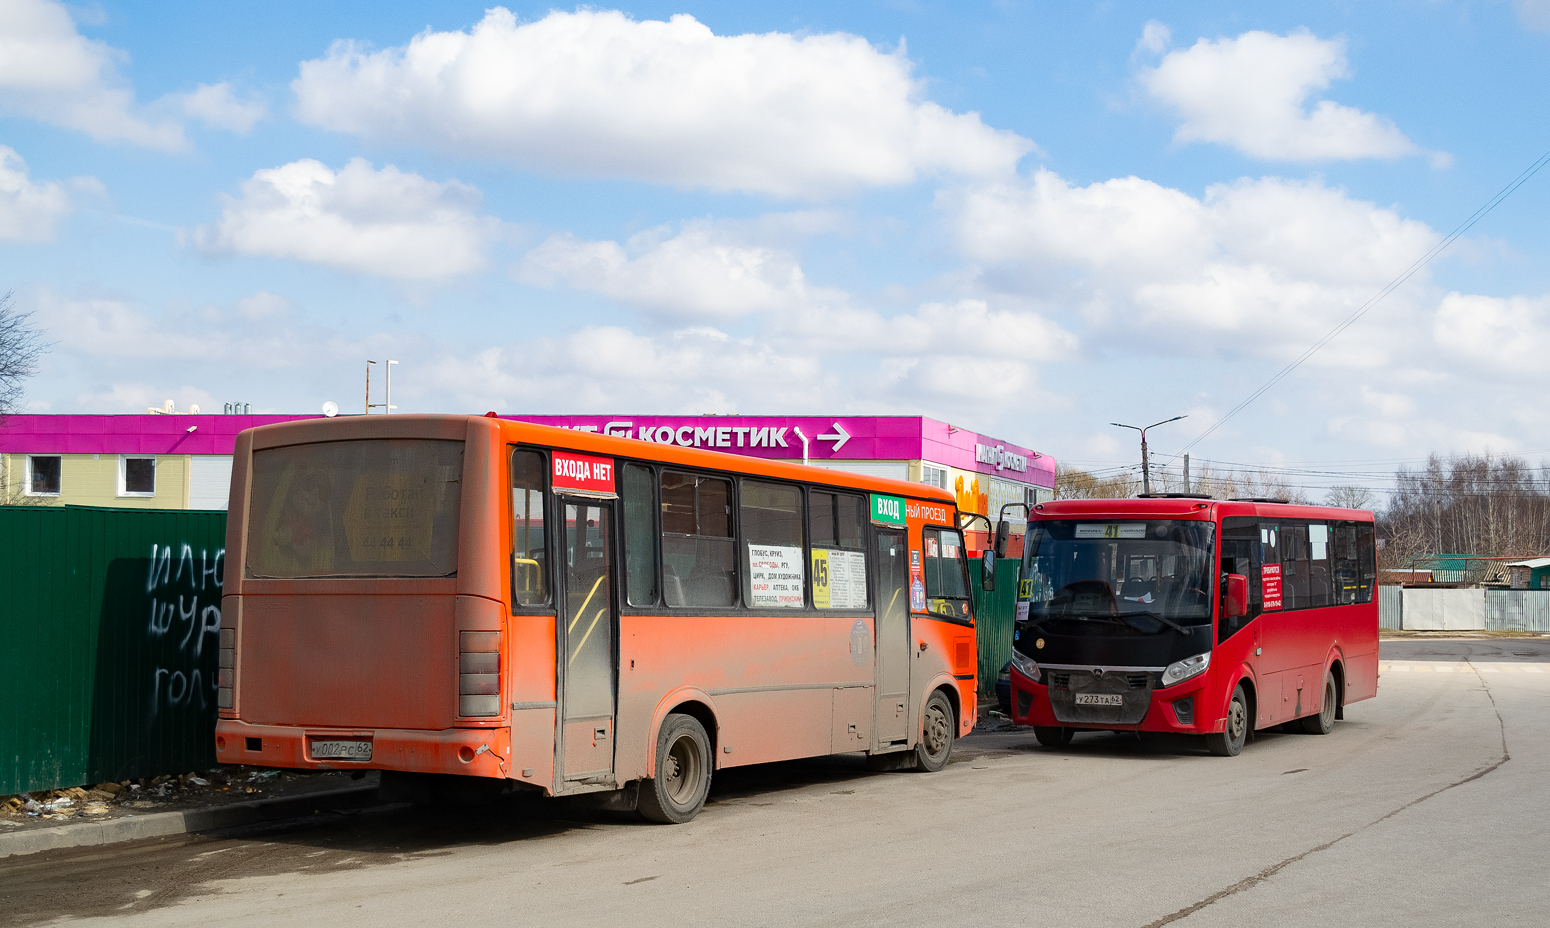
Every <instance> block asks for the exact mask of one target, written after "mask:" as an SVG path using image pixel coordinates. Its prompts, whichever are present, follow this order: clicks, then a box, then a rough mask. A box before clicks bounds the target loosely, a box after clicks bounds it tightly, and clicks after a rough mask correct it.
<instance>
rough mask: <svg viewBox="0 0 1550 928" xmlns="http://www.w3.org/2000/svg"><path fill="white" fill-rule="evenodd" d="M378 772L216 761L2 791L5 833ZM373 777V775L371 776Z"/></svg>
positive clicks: (312, 786) (293, 791)
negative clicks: (178, 770) (204, 766)
mask: <svg viewBox="0 0 1550 928" xmlns="http://www.w3.org/2000/svg"><path fill="white" fill-rule="evenodd" d="M377 776H378V774H377V773H375V772H371V773H368V774H367V775H366V777H363V778H361V779H359V780H356V779H353V778H352V777H351V775H350V774H349V773H345V772H342V771H321V772H314V771H298V770H269V769H264V768H260V767H241V766H233V767H214V768H211V769H209V770H202V771H190V772H188V773H184V774H179V775H177V776H159V777H145V778H142V779H138V780H120V781H117V782H106V783H95V784H91V785H87V786H72V787H67V788H64V789H46V790H39V791H37V792H33V793H19V794H17V795H15V796H3V797H0V834H8V833H16V832H20V831H24V830H28V829H37V828H57V827H59V826H61V825H69V824H74V823H76V822H106V821H112V820H113V819H118V818H125V817H127V816H132V815H150V814H153V813H156V812H188V811H193V810H196V809H209V808H214V807H218V806H224V805H231V804H233V803H238V802H248V801H251V800H255V799H273V798H276V797H279V796H296V795H304V794H306V793H311V792H316V791H318V790H330V789H343V788H345V787H348V786H352V785H360V786H365V785H371V784H373V783H375V782H376V779H377ZM368 778H369V779H368Z"/></svg>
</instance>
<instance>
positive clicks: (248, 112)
mask: <svg viewBox="0 0 1550 928" xmlns="http://www.w3.org/2000/svg"><path fill="white" fill-rule="evenodd" d="M175 99H176V100H177V101H178V103H179V105H180V106H181V108H182V110H183V112H184V113H185V114H186V115H188V116H189V117H191V118H193V119H198V120H200V121H202V122H204V123H205V124H206V125H209V126H214V127H215V128H217V129H227V130H230V131H232V132H235V133H237V134H238V135H247V134H248V133H249V132H251V131H252V129H253V124H254V123H256V122H258V121H259V120H261V119H264V118H266V117H267V116H268V115H269V106H268V104H266V103H265V102H264V101H263V100H238V99H237V96H236V94H234V93H232V90H231V85H230V84H225V83H221V84H200V85H199V87H198V89H196V90H195V91H194V92H193V93H185V94H178V95H177V96H176V97H175Z"/></svg>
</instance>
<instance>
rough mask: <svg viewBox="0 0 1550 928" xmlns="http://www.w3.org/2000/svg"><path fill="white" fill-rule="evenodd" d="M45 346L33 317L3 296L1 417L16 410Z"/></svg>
mask: <svg viewBox="0 0 1550 928" xmlns="http://www.w3.org/2000/svg"><path fill="white" fill-rule="evenodd" d="M44 347H45V346H44V344H43V340H42V338H41V337H40V336H39V335H38V330H37V329H35V328H33V327H32V314H31V313H24V312H19V311H17V309H16V307H15V306H14V305H13V304H12V302H11V294H9V293H7V294H5V295H4V296H0V416H7V415H10V414H11V413H13V412H15V411H16V406H17V404H18V403H20V402H21V398H22V381H24V380H26V379H27V378H28V377H31V376H32V375H33V374H35V373H37V370H38V357H39V356H40V355H42V354H43V349H44Z"/></svg>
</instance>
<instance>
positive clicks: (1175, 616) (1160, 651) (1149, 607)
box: [1011, 494, 1378, 756]
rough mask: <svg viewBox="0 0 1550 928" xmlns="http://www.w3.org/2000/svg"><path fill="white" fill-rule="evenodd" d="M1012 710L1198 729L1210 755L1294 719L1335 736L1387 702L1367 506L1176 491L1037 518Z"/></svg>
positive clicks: (1041, 721)
mask: <svg viewBox="0 0 1550 928" xmlns="http://www.w3.org/2000/svg"><path fill="white" fill-rule="evenodd" d="M1023 543H1024V548H1023V570H1022V575H1021V580H1020V581H1019V589H1018V605H1017V612H1018V615H1017V621H1016V623H1015V627H1014V631H1013V644H1012V647H1013V659H1012V679H1011V684H1012V686H1011V689H1012V700H1011V701H1012V718H1013V720H1014V721H1016V722H1018V723H1020V724H1023V725H1031V726H1033V728H1034V735H1035V736H1036V737H1037V738H1038V740H1039V742H1040V743H1041V744H1044V745H1046V746H1059V745H1064V744H1068V743H1069V742H1070V740H1071V738H1072V736H1073V735H1074V734H1075V733H1076V732H1078V731H1082V730H1093V729H1101V730H1111V731H1117V730H1133V731H1138V732H1175V733H1184V734H1197V735H1203V736H1204V737H1205V741H1206V744H1207V746H1208V747H1209V748H1210V750H1211V752H1212V753H1214V754H1220V755H1226V756H1231V755H1235V754H1237V753H1238V752H1239V751H1241V750H1242V749H1243V745H1244V741H1245V740H1246V739H1247V738H1248V736H1249V733H1250V732H1251V731H1253V730H1256V729H1264V728H1270V727H1272V726H1287V727H1291V728H1294V729H1297V730H1301V731H1306V732H1310V733H1315V734H1326V733H1328V732H1329V731H1330V729H1331V728H1332V727H1333V726H1334V723H1335V720H1336V719H1339V718H1341V717H1343V708H1344V706H1346V705H1347V704H1348V703H1352V702H1355V701H1357V700H1360V699H1368V698H1371V697H1372V696H1375V695H1377V689H1378V606H1377V602H1376V600H1375V595H1374V590H1375V589H1376V579H1377V578H1376V566H1375V548H1374V533H1373V517H1372V513H1370V512H1366V511H1362V510H1356V509H1332V508H1326V507H1322V506H1299V505H1288V504H1286V503H1282V502H1277V501H1269V500H1231V501H1217V500H1212V499H1210V498H1208V497H1198V496H1189V495H1184V494H1177V495H1170V496H1168V497H1152V498H1142V499H1106V500H1065V501H1057V502H1049V503H1042V504H1040V505H1038V506H1035V507H1033V509H1032V510H1031V511H1030V513H1029V523H1028V533H1027V535H1026V536H1024V539H1023Z"/></svg>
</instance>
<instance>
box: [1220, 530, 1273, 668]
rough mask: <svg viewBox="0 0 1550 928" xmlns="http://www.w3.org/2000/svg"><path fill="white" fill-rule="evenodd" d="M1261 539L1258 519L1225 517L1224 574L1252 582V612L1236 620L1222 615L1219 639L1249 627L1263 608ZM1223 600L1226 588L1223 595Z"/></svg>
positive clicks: (1223, 539)
mask: <svg viewBox="0 0 1550 928" xmlns="http://www.w3.org/2000/svg"><path fill="white" fill-rule="evenodd" d="M1261 545H1262V542H1261V540H1260V527H1259V520H1257V519H1253V518H1244V517H1241V516H1234V517H1231V518H1227V519H1223V520H1222V565H1221V568H1222V569H1221V572H1222V573H1223V574H1241V575H1243V576H1244V577H1247V578H1248V581H1249V611H1248V614H1247V615H1243V616H1239V617H1237V618H1235V619H1230V618H1227V617H1226V616H1225V615H1224V616H1222V617H1221V621H1220V623H1219V624H1218V627H1217V630H1216V640H1217V641H1219V642H1220V641H1226V640H1227V639H1228V638H1231V637H1232V636H1233V635H1235V634H1237V633H1238V631H1239V630H1241V629H1243V628H1244V627H1246V626H1247V625H1248V624H1249V623H1250V622H1252V621H1253V620H1254V618H1255V617H1256V616H1258V615H1259V614H1260V612H1262V611H1263V610H1264V605H1265V589H1264V586H1263V584H1261V582H1260V570H1259V565H1260V560H1259V555H1260V549H1261ZM1221 595H1222V596H1223V597H1224V599H1225V597H1226V590H1225V589H1223V591H1222V594H1221Z"/></svg>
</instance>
